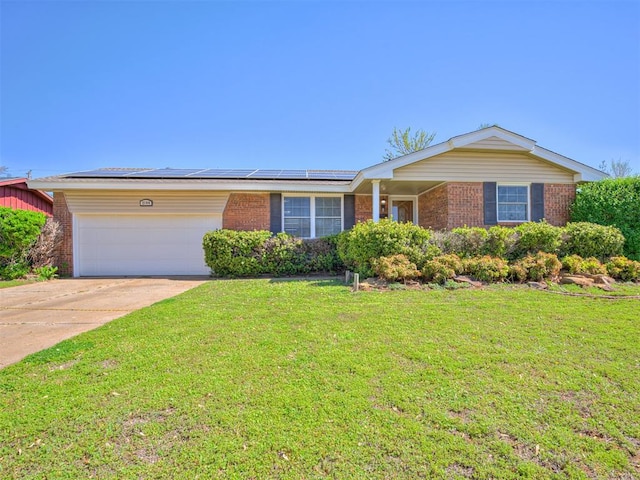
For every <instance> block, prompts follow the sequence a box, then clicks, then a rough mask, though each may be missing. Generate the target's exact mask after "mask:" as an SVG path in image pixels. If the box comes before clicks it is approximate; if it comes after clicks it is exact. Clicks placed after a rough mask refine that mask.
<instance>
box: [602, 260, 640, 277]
mask: <svg viewBox="0 0 640 480" xmlns="http://www.w3.org/2000/svg"><path fill="white" fill-rule="evenodd" d="M605 267H606V268H607V272H608V273H609V275H610V276H611V277H613V278H619V279H620V280H623V281H625V282H637V281H638V280H640V262H637V261H634V260H631V259H629V258H626V257H613V258H612V259H611V260H609V262H608V263H607V264H606V265H605Z"/></svg>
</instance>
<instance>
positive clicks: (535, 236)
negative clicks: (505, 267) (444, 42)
mask: <svg viewBox="0 0 640 480" xmlns="http://www.w3.org/2000/svg"><path fill="white" fill-rule="evenodd" d="M515 231H516V234H517V236H518V238H517V243H516V246H515V248H514V252H513V254H512V257H515V258H521V257H523V256H525V255H527V254H530V253H531V254H533V253H537V252H547V253H557V251H558V249H559V248H560V245H561V243H562V228H560V227H554V226H553V225H549V224H548V223H547V222H546V221H545V220H542V221H540V222H526V223H522V224H520V225H518V226H517V227H515Z"/></svg>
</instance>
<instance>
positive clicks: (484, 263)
mask: <svg viewBox="0 0 640 480" xmlns="http://www.w3.org/2000/svg"><path fill="white" fill-rule="evenodd" d="M463 265H464V273H467V274H469V275H471V276H472V277H474V278H475V279H477V280H480V281H482V282H489V283H491V282H501V281H503V280H505V279H506V278H507V276H508V275H509V264H508V263H507V261H506V260H504V259H502V258H499V257H491V256H489V255H484V256H482V257H474V258H468V259H465V260H464V261H463Z"/></svg>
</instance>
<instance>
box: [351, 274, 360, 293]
mask: <svg viewBox="0 0 640 480" xmlns="http://www.w3.org/2000/svg"><path fill="white" fill-rule="evenodd" d="M358 288H360V274H359V273H354V274H353V291H354V292H357V291H358Z"/></svg>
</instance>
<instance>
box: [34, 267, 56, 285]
mask: <svg viewBox="0 0 640 480" xmlns="http://www.w3.org/2000/svg"><path fill="white" fill-rule="evenodd" d="M33 273H35V274H36V275H37V276H38V280H42V281H44V280H53V279H54V278H56V277H57V276H58V275H57V273H58V267H52V266H51V265H45V266H42V267H36V268H34V269H33Z"/></svg>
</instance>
